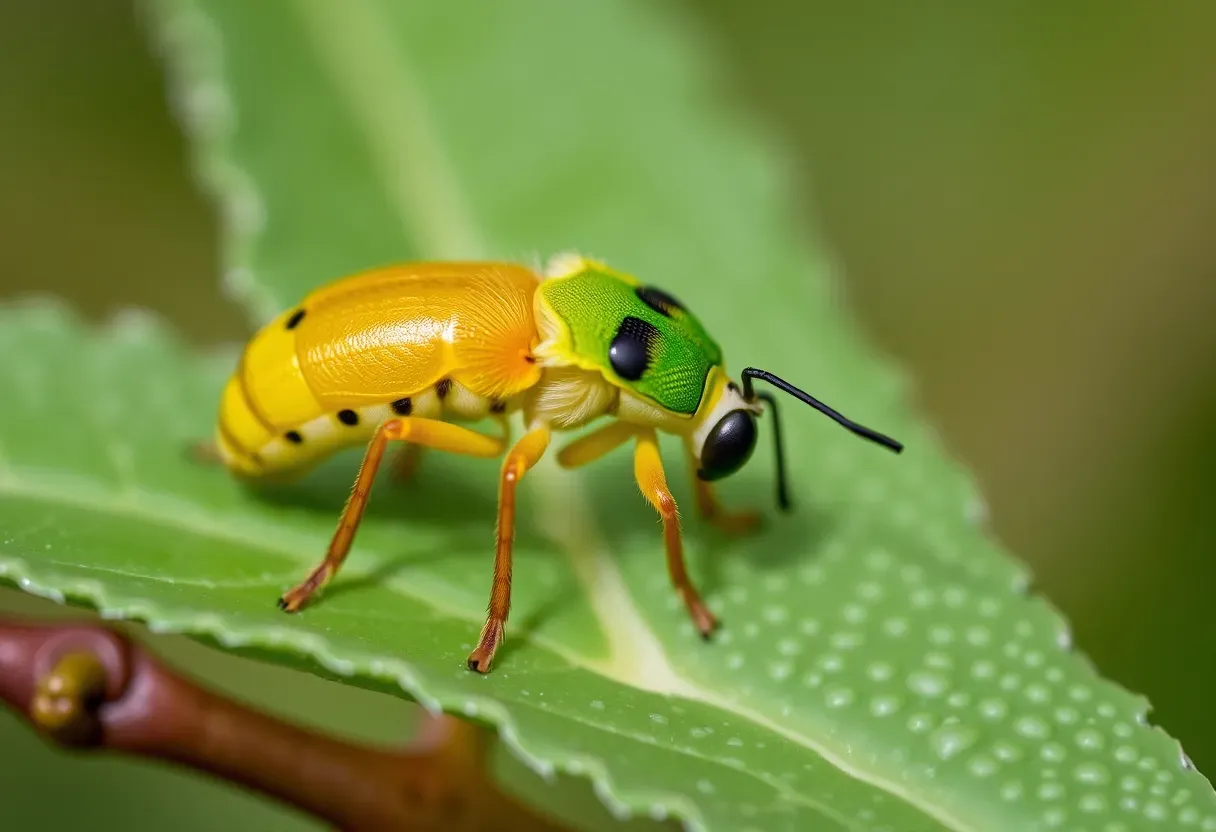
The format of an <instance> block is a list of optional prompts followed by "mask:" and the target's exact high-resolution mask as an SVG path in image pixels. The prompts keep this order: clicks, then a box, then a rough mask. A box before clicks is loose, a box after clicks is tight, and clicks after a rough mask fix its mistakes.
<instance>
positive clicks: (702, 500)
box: [685, 444, 761, 535]
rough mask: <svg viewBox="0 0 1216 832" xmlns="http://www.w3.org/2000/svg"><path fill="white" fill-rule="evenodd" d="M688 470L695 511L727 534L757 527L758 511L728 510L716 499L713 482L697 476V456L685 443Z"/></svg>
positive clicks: (739, 532) (759, 520) (744, 531)
mask: <svg viewBox="0 0 1216 832" xmlns="http://www.w3.org/2000/svg"><path fill="white" fill-rule="evenodd" d="M685 447H686V448H687V451H686V453H685V456H686V457H687V459H688V468H689V472H690V473H691V475H692V486H693V494H695V495H696V500H697V511H698V512H699V513H700V515H701V516H702V517H704V518H705V519H706V520H707V521H708V522H709V523H711V524H713V525H714V526H715V527H716V528H717V529H719V530H720V531H722V532H724V533H725V534H729V535H738V534H747V533H748V532H751V531H754V530H755V529H756V528H757V527H759V525H760V522H761V516H760V512H758V511H730V510H729V509H727V508H725V507H724V506H723V505H722V503H721V502H719V501H718V495H717V493H716V492H715V491H714V485H713V483H710V482H706V481H705V480H703V479H701V478H700V477H698V476H697V458H696V456H695V455H694V454H693V450H692V448H691V447H690V446H688V445H687V444H685Z"/></svg>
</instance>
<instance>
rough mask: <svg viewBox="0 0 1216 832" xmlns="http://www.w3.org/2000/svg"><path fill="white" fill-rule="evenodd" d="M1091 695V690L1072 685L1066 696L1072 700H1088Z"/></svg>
mask: <svg viewBox="0 0 1216 832" xmlns="http://www.w3.org/2000/svg"><path fill="white" fill-rule="evenodd" d="M1093 695H1094V694H1093V691H1091V690H1090V689H1089V688H1087V687H1082V686H1081V685H1073V686H1072V687H1070V688H1069V689H1068V698H1069V699H1071V700H1072V701H1074V702H1088V701H1089V700H1090V699H1092V698H1093Z"/></svg>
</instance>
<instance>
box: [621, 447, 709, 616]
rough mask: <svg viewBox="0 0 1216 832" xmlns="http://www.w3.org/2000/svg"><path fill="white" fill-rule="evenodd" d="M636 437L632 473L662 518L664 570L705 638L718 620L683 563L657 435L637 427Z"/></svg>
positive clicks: (676, 511) (677, 523) (676, 517)
mask: <svg viewBox="0 0 1216 832" xmlns="http://www.w3.org/2000/svg"><path fill="white" fill-rule="evenodd" d="M637 437H638V441H637V448H636V449H635V451H634V455H633V475H634V477H635V478H636V479H637V482H638V487H639V488H640V489H642V495H643V496H644V497H645V498H646V501H647V502H649V503H650V504H651V505H652V506H654V508H655V511H657V512H658V513H659V516H660V517H662V518H663V542H664V544H665V545H666V548H667V572H668V574H669V575H670V576H671V583H672V586H674V587H675V590H676V592H678V593H679V594H680V597H681V598H682V599H684V605H685V606H686V607H688V614H689V615H691V616H692V623H693V624H695V625H696V627H697V629H698V630H700V631H701V635H702V636H703V637H705V638H709V636H710V634H711V633H712V632H713V631H714V629H715V628H716V627H717V626H718V622H717V621H715V620H714V616H713V614H712V613H711V612H710V611H709V608H708V607H706V606H705V602H703V601H702V600H701V596H700V594H698V592H697V589H696V587H695V586H693V584H692V581H690V580H689V578H688V570H687V569H686V568H685V566H684V543H683V541H682V540H681V538H680V515H679V509H678V508H677V507H676V500H675V498H674V497H672V496H671V490H670V489H669V488H668V487H667V475H666V474H664V473H663V460H662V458H661V457H660V456H659V440H658V437H657V436H656V435H655V432H654V429H653V428H644V429H640V430H638V432H637Z"/></svg>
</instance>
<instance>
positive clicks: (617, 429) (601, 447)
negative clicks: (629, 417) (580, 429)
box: [557, 422, 637, 468]
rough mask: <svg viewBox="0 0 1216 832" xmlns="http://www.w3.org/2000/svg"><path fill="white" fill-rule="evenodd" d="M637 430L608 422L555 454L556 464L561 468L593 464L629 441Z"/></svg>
mask: <svg viewBox="0 0 1216 832" xmlns="http://www.w3.org/2000/svg"><path fill="white" fill-rule="evenodd" d="M635 433H637V428H636V427H635V426H633V425H631V424H629V423H628V422H609V423H608V424H607V425H604V427H602V428H599V429H598V430H593V431H592V432H591V433H589V434H587V435H586V436H580V437H579V438H578V439H575V440H574V441H573V442H571V443H570V444H568V445H566V447H564V448H562V449H561V450H560V451H558V452H557V464H558V465H560V466H562V467H563V468H578V467H579V466H582V465H586V464H587V463H589V462H595V461H596V460H597V459H599V458H600V457H602V456H604V455H605V454H607V453H608V452H609V451H613V450H616V449H617V448H618V447H620V446H621V445H623V444H624V443H625V442H626V441H627V440H628V439H630V438H631V437H632V436H633V435H634V434H635Z"/></svg>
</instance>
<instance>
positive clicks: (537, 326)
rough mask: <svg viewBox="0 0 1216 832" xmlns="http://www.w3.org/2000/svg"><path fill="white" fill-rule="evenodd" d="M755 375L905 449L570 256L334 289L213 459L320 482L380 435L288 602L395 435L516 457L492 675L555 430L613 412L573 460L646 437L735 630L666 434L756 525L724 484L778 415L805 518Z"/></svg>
mask: <svg viewBox="0 0 1216 832" xmlns="http://www.w3.org/2000/svg"><path fill="white" fill-rule="evenodd" d="M755 380H760V381H765V382H767V383H769V384H771V385H773V386H775V387H777V388H778V389H780V390H782V391H784V392H786V393H788V394H790V395H792V396H794V397H796V398H798V399H800V400H801V401H803V402H805V403H806V404H809V405H811V406H812V407H814V408H816V409H818V410H819V411H821V412H822V413H824V414H826V415H828V416H830V417H831V418H833V419H835V420H836V421H837V422H839V423H840V424H841V425H843V426H844V427H846V428H848V429H849V430H851V431H853V432H854V433H856V434H858V435H860V436H862V437H865V438H866V439H869V440H871V441H874V442H877V443H879V444H880V445H883V446H885V447H887V448H889V449H891V450H893V451H895V452H896V453H898V452H900V451H901V450H902V449H903V446H902V445H901V444H900V443H898V442H896V441H895V440H893V439H891V438H889V437H886V436H883V435H882V434H879V433H876V432H874V431H872V430H870V429H869V428H865V427H862V426H861V425H858V424H856V423H854V422H852V421H850V420H848V419H846V418H845V417H843V416H841V415H840V414H839V413H837V412H836V411H834V410H832V409H831V408H829V407H827V406H826V405H824V404H823V403H821V402H819V401H817V400H816V399H814V398H812V397H811V396H810V395H808V394H806V393H804V392H803V391H801V390H799V389H798V388H796V387H794V386H793V385H791V384H789V383H787V382H785V381H783V380H782V379H780V378H777V377H776V376H774V375H772V374H771V373H768V372H765V371H764V370H758V369H754V368H750V367H749V368H747V369H744V370H743V373H742V375H741V377H740V383H738V384H737V383H736V382H735V381H733V380H732V379H730V378H729V377H728V375H727V372H726V369H725V365H724V362H723V356H722V350H721V349H720V347H719V346H718V344H717V343H716V342H715V341H714V339H713V338H712V337H711V336H710V334H709V333H708V332H707V331H706V330H705V328H704V327H703V326H702V324H701V323H700V322H699V321H698V320H697V318H696V317H695V316H694V315H693V314H692V313H691V312H689V311H688V309H687V308H686V307H685V306H684V305H683V304H682V303H680V302H679V301H677V300H676V299H675V298H673V297H672V296H671V295H669V294H667V293H666V292H664V291H662V290H660V289H657V288H654V287H652V286H648V285H645V284H643V283H641V282H640V281H638V280H637V279H636V278H634V277H632V276H630V275H627V274H624V273H621V272H619V271H615V270H613V269H611V268H610V267H608V266H607V265H605V264H604V263H601V262H599V261H596V260H592V259H590V258H586V257H582V256H579V255H573V254H566V255H559V256H558V257H555V258H553V260H552V261H550V263H549V265H548V267H547V268H546V269H545V270H544V272H543V273H538V272H537V271H535V270H533V269H530V268H527V267H524V266H521V265H515V264H511V263H499V262H452V263H410V264H405V265H396V266H389V267H385V268H379V269H375V270H372V271H367V272H362V273H359V274H355V275H352V276H349V277H345V278H342V279H340V280H338V281H336V282H334V283H331V284H329V285H327V286H324V287H322V288H320V289H317V290H316V291H314V292H313V293H312V294H310V295H308V296H307V297H305V298H304V299H303V301H302V302H301V303H300V304H299V305H298V306H295V307H293V308H291V309H288V310H286V311H285V312H283V313H282V314H281V315H279V316H278V317H277V318H276V319H274V320H273V321H271V322H270V323H268V324H267V325H266V326H265V327H264V328H263V329H262V330H261V331H260V332H259V333H258V334H257V335H255V336H254V337H253V339H252V340H251V341H250V342H249V344H248V345H247V346H246V348H245V350H244V353H243V354H242V357H241V360H240V364H239V366H238V367H237V369H236V372H235V373H234V374H233V375H232V377H231V379H230V380H229V381H228V383H227V385H226V387H225V388H224V391H223V394H222V398H221V402H220V408H219V418H218V422H217V426H216V431H215V439H214V442H215V446H214V450H215V451H216V452H217V454H218V457H219V459H220V460H221V461H222V462H223V463H224V465H225V466H226V467H227V468H228V469H229V470H231V471H232V472H233V473H234V474H236V475H237V476H239V477H242V478H248V479H253V480H257V479H265V478H281V477H284V476H290V475H294V474H298V473H302V472H304V471H306V470H307V469H308V468H310V467H311V466H312V465H314V464H315V463H317V462H319V461H321V460H322V459H324V458H325V457H327V456H329V455H330V454H332V453H333V452H335V451H337V450H339V449H343V448H347V447H350V446H353V445H362V446H366V452H365V455H364V457H363V461H362V464H361V466H360V468H359V472H358V475H357V477H356V480H355V483H354V487H353V489H352V491H351V495H350V497H349V499H348V501H347V503H346V506H345V508H344V510H343V512H342V515H341V518H340V520H339V522H338V527H337V530H336V531H335V532H334V536H333V538H332V540H331V542H330V545H329V549H328V551H327V552H326V553H325V557H324V558H323V559H322V560H321V562H320V563H319V564H318V565H317V566H316V567H315V568H314V569H313V570H312V571H311V572H310V573H309V574H308V576H307V577H306V578H305V579H304V580H303V582H301V583H300V584H299V585H298V586H296V587H294V588H293V589H291V590H289V591H288V592H286V593H285V594H284V595H283V596H282V597H281V598H280V599H279V606H280V607H281V608H282V609H284V610H286V611H287V612H296V611H297V610H299V609H300V608H301V607H302V606H303V605H304V604H305V603H306V602H307V601H308V600H309V599H310V598H312V597H313V596H314V595H315V594H316V593H317V592H318V591H319V590H320V589H321V588H322V587H323V586H324V585H325V584H326V583H327V582H328V581H329V580H330V579H332V578H333V576H334V575H335V574H336V573H337V572H338V570H339V568H340V567H341V566H342V563H343V560H344V559H345V558H346V555H347V553H348V552H349V551H350V547H351V543H352V541H353V539H354V537H355V532H356V530H357V528H358V525H359V520H360V517H361V516H362V514H363V511H364V508H365V506H366V505H367V501H368V497H369V495H370V491H371V486H372V482H373V480H374V478H375V476H376V472H377V470H378V469H379V467H380V465H381V462H382V460H383V458H384V455H385V452H386V449H387V448H388V445H389V443H395V442H404V443H407V444H406V452H407V454H408V453H409V452H411V451H413V452H414V453H416V452H417V449H421V448H432V449H436V450H441V451H447V452H449V453H455V454H467V455H470V456H474V457H500V456H501V457H504V458H503V462H502V465H501V469H500V475H499V497H498V524H497V531H496V540H495V548H494V574H493V582H492V584H491V589H490V602H489V608H488V615H487V618H486V622H485V626H484V627H483V628H482V631H481V636H480V638H479V639H478V643H477V646H476V648H475V649H474V650H473V651H472V653H471V654H470V655H469V657H468V666H469V668H470V669H472V670H475V671H479V672H482V673H485V672H488V671H489V669H490V666H491V663H492V662H493V660H494V654H495V651H496V650H497V649H498V647H499V645H500V644H501V642H502V640H503V634H504V628H505V626H506V622H507V613H508V611H509V608H510V602H511V549H512V544H513V539H514V529H515V511H516V487H517V486H518V484H519V482H520V480H521V479H522V478H523V477H524V476H525V475H526V474H527V472H528V471H529V469H531V468H532V467H533V466H534V465H536V463H537V462H538V461H539V460H540V459H541V457H542V456H543V455H544V454H545V452H546V451H547V450H548V448H549V444H550V439H551V437H552V434H553V432H555V431H566V430H572V429H575V428H580V427H582V426H584V425H587V424H588V423H590V422H592V421H593V420H595V419H597V418H599V417H609V418H610V421H608V422H607V423H605V424H603V425H602V426H600V427H598V428H597V429H595V430H592V431H591V432H589V433H587V434H585V435H583V436H581V437H579V438H577V439H574V440H573V441H571V442H570V443H569V444H567V445H565V447H563V448H562V449H561V450H560V451H558V452H557V462H558V464H559V465H561V466H563V467H566V468H576V467H578V466H582V465H586V464H588V463H591V462H594V461H595V460H597V459H599V458H600V457H602V456H604V455H605V454H607V453H608V452H609V451H612V450H613V449H615V448H617V447H618V446H620V445H622V444H624V443H625V442H630V441H631V442H633V445H634V449H633V460H634V465H633V467H634V475H635V478H636V480H637V485H638V487H639V488H640V489H641V492H642V494H643V496H644V497H645V498H646V500H647V501H648V502H649V503H650V504H651V506H653V507H654V509H655V510H656V511H657V512H658V514H659V515H660V517H661V519H662V525H663V540H664V544H665V548H666V556H667V569H668V573H669V576H670V579H671V582H672V585H673V587H674V589H675V591H676V592H677V593H678V595H679V596H680V598H681V599H682V600H683V602H684V605H685V606H686V607H687V609H688V613H689V615H690V616H691V617H692V621H693V623H694V624H695V625H696V627H697V629H698V630H699V631H700V632H701V634H702V635H703V636H705V637H708V636H709V635H710V634H711V633H712V632H713V630H714V629H715V627H716V626H717V622H716V621H715V619H714V616H713V615H712V614H711V613H710V611H709V609H708V608H707V607H706V605H705V603H704V602H703V601H702V599H701V596H700V595H699V594H698V592H697V589H696V587H695V586H694V584H693V582H692V581H691V580H690V578H689V576H688V573H687V570H686V569H685V564H684V552H683V544H682V542H681V533H680V524H679V518H678V515H677V510H676V503H675V500H674V498H673V497H672V495H671V491H670V490H669V488H668V485H667V478H666V474H665V473H664V469H663V463H662V461H661V459H660V456H659V445H658V437H657V432H658V431H663V432H667V433H671V434H675V435H678V436H681V437H683V439H684V445H685V451H686V456H687V461H688V463H689V465H690V467H691V469H692V472H693V474H694V476H693V481H694V485H695V493H696V498H697V505H698V507H699V509H700V511H701V514H702V515H704V516H705V517H707V518H708V519H709V520H710V521H711V522H713V523H716V524H718V525H719V526H721V527H723V528H725V529H727V530H729V531H742V530H745V529H747V528H749V527H750V526H751V525H753V523H754V521H755V519H756V516H755V515H748V514H730V513H727V512H726V511H725V510H724V509H723V508H722V506H721V505H720V504H719V502H718V500H717V498H716V496H715V494H714V491H713V485H712V483H713V482H714V481H715V480H720V479H722V478H723V477H726V476H728V475H730V474H733V473H734V472H736V471H738V470H739V469H740V468H741V467H742V466H743V465H744V464H745V463H746V462H747V461H748V459H749V458H750V457H751V455H752V452H753V450H754V449H755V446H756V438H757V417H758V416H760V415H761V414H762V413H763V412H765V411H766V410H767V411H769V412H771V415H772V418H773V431H774V446H775V448H776V454H777V495H778V502H779V504H780V506H781V507H782V508H783V509H788V508H789V505H790V501H789V494H788V487H787V481H786V470H785V459H784V453H783V450H782V442H781V431H780V425H779V423H778V421H777V409H776V407H777V402H776V399H775V397H774V396H773V395H772V394H771V393H769V392H767V391H757V390H756V389H755V387H754V384H753V382H754V381H755ZM516 412H522V415H523V421H524V425H525V431H524V433H523V435H522V436H521V437H520V438H519V439H518V440H516V441H512V436H511V429H510V423H509V421H508V417H509V416H511V415H512V414H514V413H516ZM487 417H489V418H493V419H496V420H498V421H499V422H500V423H501V428H502V429H501V432H500V433H499V434H498V435H490V434H488V433H484V432H481V431H478V430H474V429H473V428H472V427H469V426H467V423H470V422H476V421H480V420H483V419H486V418H487ZM461 423H466V424H461ZM407 464H408V463H407Z"/></svg>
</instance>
